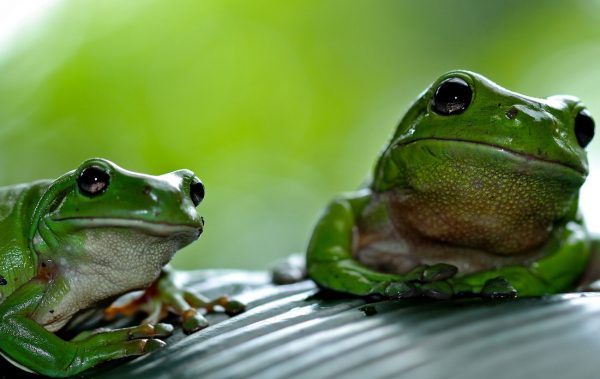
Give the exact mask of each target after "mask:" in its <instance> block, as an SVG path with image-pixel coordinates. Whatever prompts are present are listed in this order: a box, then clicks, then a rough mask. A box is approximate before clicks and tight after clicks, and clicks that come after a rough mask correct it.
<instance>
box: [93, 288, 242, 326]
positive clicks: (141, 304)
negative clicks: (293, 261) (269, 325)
mask: <svg viewBox="0 0 600 379" xmlns="http://www.w3.org/2000/svg"><path fill="white" fill-rule="evenodd" d="M200 310H204V312H201V311H200ZM221 310H222V311H223V312H224V313H226V314H227V315H229V316H234V315H236V314H239V313H241V312H243V311H244V310H245V307H244V305H243V304H242V303H240V302H239V301H236V300H230V299H229V298H227V297H226V296H221V297H218V298H216V299H213V300H209V299H206V298H204V297H202V296H200V295H197V294H195V293H192V292H190V291H187V290H182V289H181V288H179V287H178V286H176V285H175V284H174V283H173V282H172V280H171V279H170V277H169V276H164V277H161V278H159V280H157V281H156V282H154V283H153V284H152V285H151V286H150V287H148V288H147V289H146V290H145V291H144V292H143V293H142V295H141V296H139V297H137V298H134V299H130V300H128V301H126V302H124V303H120V304H112V305H111V306H109V307H108V308H106V309H105V310H104V316H105V318H106V319H109V320H110V319H112V318H114V317H115V316H117V315H119V314H121V315H124V316H133V315H135V314H136V313H138V312H142V313H146V314H147V315H148V316H147V317H146V319H144V321H143V323H148V324H155V323H158V322H159V321H160V320H163V319H165V318H166V317H167V316H168V314H169V312H171V313H174V314H176V315H178V316H180V317H181V320H182V322H181V326H182V328H183V331H184V332H185V333H186V334H190V333H194V332H196V331H198V330H201V329H204V328H206V327H207V326H208V325H209V324H208V321H207V320H206V318H205V317H204V313H213V312H218V311H221Z"/></svg>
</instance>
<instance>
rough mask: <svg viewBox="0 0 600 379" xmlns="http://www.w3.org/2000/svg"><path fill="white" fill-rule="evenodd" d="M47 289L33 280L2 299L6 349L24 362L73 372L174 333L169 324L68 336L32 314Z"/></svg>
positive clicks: (0, 341)
mask: <svg viewBox="0 0 600 379" xmlns="http://www.w3.org/2000/svg"><path fill="white" fill-rule="evenodd" d="M45 289H46V285H45V284H44V283H42V282H39V281H37V280H33V281H31V282H29V283H27V284H25V285H23V286H22V287H21V288H19V289H18V290H17V291H15V292H14V293H13V294H11V295H10V296H9V297H8V298H7V299H6V300H5V301H4V302H3V303H2V304H1V305H0V352H2V354H3V355H4V356H5V357H7V358H8V359H9V360H11V361H12V362H13V363H16V364H17V365H19V366H20V367H22V368H25V369H28V370H31V371H34V372H36V373H39V374H43V375H48V376H53V377H66V376H71V375H75V374H77V373H79V372H82V371H84V370H86V369H88V368H90V367H92V366H95V365H97V364H98V363H101V362H105V361H109V360H113V359H118V358H123V357H128V356H135V355H142V354H145V353H148V352H151V351H154V350H156V349H158V348H160V347H162V346H164V344H165V343H164V342H162V341H160V340H158V339H156V338H157V337H165V336H168V335H170V334H171V331H172V327H171V326H170V325H167V324H159V325H156V326H152V325H142V326H137V327H133V328H126V329H118V330H111V331H106V332H99V333H94V334H90V335H80V336H78V337H76V338H75V339H73V340H72V341H65V340H63V339H61V338H59V337H58V336H56V335H55V334H54V333H52V332H49V331H48V330H46V329H44V327H42V326H41V325H40V324H38V323H37V322H36V321H34V320H33V319H31V318H30V317H29V315H30V314H32V313H33V311H34V310H35V308H36V307H37V305H38V304H39V302H40V301H41V299H42V297H43V295H44V292H45Z"/></svg>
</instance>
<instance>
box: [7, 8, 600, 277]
mask: <svg viewBox="0 0 600 379" xmlns="http://www.w3.org/2000/svg"><path fill="white" fill-rule="evenodd" d="M598 25H600V2H599V1H583V0H582V1H520V0H519V1H517V0H514V1H477V0H473V1H431V0H429V1H413V2H408V1H395V0H387V1H385V0H364V1H351V0H315V1H309V0H302V1H275V0H273V1H261V0H252V1H224V0H205V1H201V0H196V1H192V0H190V1H177V0H164V1H150V0H147V1H142V0H138V1H123V0H103V1H76V0H72V1H60V0H54V1H51V0H47V1H44V0H25V1H17V0H14V1H11V2H8V3H7V2H5V1H3V0H0V183H2V184H11V183H17V182H26V181H31V180H34V179H39V178H52V177H56V176H58V175H60V174H62V173H64V172H66V171H68V170H70V169H73V168H75V167H76V166H77V165H78V164H79V163H80V162H81V161H82V160H84V159H86V158H88V157H92V156H101V157H106V158H109V159H111V160H113V161H115V162H116V163H118V164H120V165H121V166H123V167H125V168H127V169H130V170H135V171H142V172H146V173H151V174H161V173H164V172H167V171H172V170H175V169H179V168H182V167H186V168H189V169H192V170H194V171H195V172H196V173H197V174H198V175H199V176H200V177H201V178H202V180H203V181H204V183H205V184H206V187H207V197H206V200H205V202H204V203H203V204H202V206H201V212H202V214H203V215H204V217H205V219H206V221H207V224H206V233H205V234H204V235H203V236H202V237H201V238H200V241H198V242H197V243H195V244H193V245H192V246H189V247H187V248H186V249H185V250H184V251H183V252H180V253H179V254H178V255H177V256H176V259H175V266H176V267H180V268H196V267H243V268H264V267H266V266H267V265H268V264H269V263H270V262H272V261H273V260H274V259H276V258H278V257H282V256H285V255H287V254H289V253H291V252H296V251H301V250H302V249H303V248H304V246H305V244H306V241H307V238H308V236H309V234H310V229H311V227H312V225H313V223H314V222H315V220H316V218H317V217H318V214H319V213H320V210H321V209H322V208H323V206H324V205H325V204H326V202H327V201H328V200H329V199H330V198H331V197H332V196H334V195H335V194H337V193H339V192H341V191H349V190H352V189H354V188H356V187H357V186H358V185H359V184H360V183H361V182H362V181H363V180H364V179H365V178H366V176H367V174H368V172H369V170H370V168H371V165H372V163H373V162H374V160H375V157H376V155H377V153H378V151H379V149H380V148H381V147H382V146H383V145H384V144H385V142H386V140H387V138H388V137H389V135H390V134H391V133H392V131H393V129H394V126H395V124H396V122H397V121H398V119H399V118H400V117H401V115H402V113H403V111H404V110H405V109H406V108H407V106H408V105H409V104H410V102H411V100H412V99H414V98H415V97H416V96H417V95H418V94H419V93H420V92H421V91H422V90H423V89H424V88H425V87H426V86H427V85H428V84H429V83H430V82H431V81H433V80H434V79H435V78H436V77H437V76H438V75H440V74H441V73H443V72H445V71H447V70H449V69H454V68H466V69H471V70H475V71H477V72H480V73H482V74H484V75H486V76H488V77H489V78H491V79H492V80H494V81H496V82H498V83H499V84H501V85H503V86H505V87H508V88H510V89H512V90H515V91H518V92H522V93H526V94H528V95H532V96H546V95H550V94H556V93H569V94H573V95H576V96H579V97H581V98H582V99H583V100H584V101H585V102H586V103H587V104H588V105H589V107H590V109H591V111H592V113H594V114H596V115H600V64H599V63H598V58H599V57H600V27H599V26H598ZM596 146H598V142H597V141H596V142H593V143H592V145H591V147H590V149H591V152H592V155H591V161H592V164H591V166H592V172H593V170H594V168H595V167H600V163H599V164H598V165H596V164H595V163H594V161H599V160H598V159H597V158H596V156H597V155H598V153H596V152H595V150H594V149H595V148H596ZM595 177H596V175H594V174H593V175H592V176H591V177H590V179H589V184H588V187H586V189H584V193H583V200H584V202H586V203H587V204H589V206H588V207H586V208H585V210H586V213H589V214H597V213H600V212H595V211H593V209H595V208H593V207H597V206H596V205H594V201H595V199H594V191H593V188H600V187H598V186H595V185H594V183H596V180H595ZM596 209H597V208H596ZM591 226H592V229H600V227H599V226H600V223H594V221H593V220H592V222H591Z"/></svg>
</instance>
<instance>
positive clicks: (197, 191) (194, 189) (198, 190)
mask: <svg viewBox="0 0 600 379" xmlns="http://www.w3.org/2000/svg"><path fill="white" fill-rule="evenodd" d="M190 197H191V198H192V203H194V206H195V207H197V206H198V204H200V203H201V202H202V200H203V199H204V184H202V182H201V181H200V180H199V179H198V178H196V179H194V181H192V183H190Z"/></svg>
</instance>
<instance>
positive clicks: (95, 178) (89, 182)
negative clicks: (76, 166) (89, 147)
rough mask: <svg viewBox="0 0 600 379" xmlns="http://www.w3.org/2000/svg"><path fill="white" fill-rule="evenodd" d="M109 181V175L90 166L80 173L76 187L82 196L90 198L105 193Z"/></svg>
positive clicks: (98, 168)
mask: <svg viewBox="0 0 600 379" xmlns="http://www.w3.org/2000/svg"><path fill="white" fill-rule="evenodd" d="M109 180H110V175H109V174H108V173H107V172H106V171H105V170H103V169H101V168H100V167H95V166H92V167H88V168H85V169H83V171H81V173H80V174H79V177H77V186H79V191H80V192H81V193H82V194H84V195H85V196H88V197H92V196H96V195H100V194H101V193H103V192H104V191H106V188H108V182H109Z"/></svg>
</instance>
